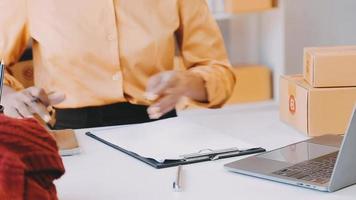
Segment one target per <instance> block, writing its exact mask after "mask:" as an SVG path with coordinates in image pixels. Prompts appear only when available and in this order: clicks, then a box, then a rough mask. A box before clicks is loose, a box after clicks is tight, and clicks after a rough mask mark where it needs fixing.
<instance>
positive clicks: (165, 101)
mask: <svg viewBox="0 0 356 200" xmlns="http://www.w3.org/2000/svg"><path fill="white" fill-rule="evenodd" d="M178 100H179V98H178V97H177V96H176V95H167V96H165V97H163V98H161V99H160V100H159V101H158V102H157V103H156V104H154V105H152V106H150V107H149V108H148V109H147V113H148V115H149V117H150V118H151V119H159V118H160V117H162V116H163V115H165V114H166V113H168V112H169V111H171V110H173V109H174V108H175V106H176V104H177V102H178Z"/></svg>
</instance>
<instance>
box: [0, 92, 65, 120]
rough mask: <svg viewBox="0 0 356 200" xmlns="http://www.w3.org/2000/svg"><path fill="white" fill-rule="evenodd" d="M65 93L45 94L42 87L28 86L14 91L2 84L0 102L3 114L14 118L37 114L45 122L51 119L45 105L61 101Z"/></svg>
mask: <svg viewBox="0 0 356 200" xmlns="http://www.w3.org/2000/svg"><path fill="white" fill-rule="evenodd" d="M64 99H65V95H64V94H63V93H60V92H53V93H50V94H47V93H46V92H45V91H44V90H43V89H41V88H38V87H30V88H27V89H24V90H21V91H15V90H13V89H12V88H10V87H8V86H4V88H3V95H2V98H1V104H2V106H3V107H4V114H5V115H7V116H10V117H15V118H29V117H34V114H38V115H39V116H40V117H41V118H42V119H43V120H44V121H45V122H49V121H50V120H51V116H50V114H49V113H48V111H47V107H48V106H51V105H56V104H59V103H61V102H62V101H63V100H64Z"/></svg>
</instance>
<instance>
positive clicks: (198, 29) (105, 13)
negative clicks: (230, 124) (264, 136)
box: [0, 0, 235, 108]
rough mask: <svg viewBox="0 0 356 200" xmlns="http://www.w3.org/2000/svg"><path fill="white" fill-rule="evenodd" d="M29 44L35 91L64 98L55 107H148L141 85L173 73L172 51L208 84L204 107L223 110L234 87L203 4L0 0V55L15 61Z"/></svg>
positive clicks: (199, 0) (184, 0) (190, 0)
mask: <svg viewBox="0 0 356 200" xmlns="http://www.w3.org/2000/svg"><path fill="white" fill-rule="evenodd" d="M29 39H32V48H33V54H34V78H35V85H36V86H38V87H41V88H44V89H45V90H46V91H47V92H50V91H61V92H64V93H65V94H66V100H65V101H64V102H63V103H61V104H59V105H58V106H56V107H59V108H78V107H86V106H98V105H106V104H111V103H117V102H131V103H134V104H143V105H148V104H149V103H150V102H149V101H147V100H146V99H145V98H144V92H145V89H146V84H147V81H148V79H149V78H150V77H151V76H152V75H154V74H156V73H159V72H162V71H166V70H173V69H174V56H175V51H176V49H178V51H179V52H180V55H181V58H182V60H183V63H184V67H185V68H186V69H187V70H191V71H193V72H195V73H198V74H200V75H201V76H202V77H203V78H204V80H205V81H206V88H207V91H208V98H209V103H208V105H207V106H210V107H214V106H220V105H222V104H223V103H224V102H225V100H226V99H227V98H228V97H229V95H230V93H231V92H232V89H233V86H234V83H235V78H234V76H233V74H232V72H231V71H230V69H229V68H230V64H229V61H228V59H227V56H226V52H225V49H224V44H223V39H222V37H221V34H220V32H219V28H218V26H217V24H216V22H215V20H214V18H213V17H212V15H211V13H210V12H209V9H208V6H207V5H206V2H205V0H105V1H103V0H75V1H73V0H31V1H28V0H1V1H0V57H2V58H4V60H5V61H6V62H7V63H8V64H9V63H10V64H13V63H15V62H16V61H17V60H18V59H19V57H20V56H21V54H22V52H23V50H24V49H25V48H26V46H27V43H28V41H29ZM176 47H177V48H176ZM5 79H6V81H5V84H8V85H10V86H12V87H14V88H16V85H17V82H16V81H15V80H14V78H13V77H11V76H10V75H9V74H7V75H6V78H5ZM17 88H18V87H17Z"/></svg>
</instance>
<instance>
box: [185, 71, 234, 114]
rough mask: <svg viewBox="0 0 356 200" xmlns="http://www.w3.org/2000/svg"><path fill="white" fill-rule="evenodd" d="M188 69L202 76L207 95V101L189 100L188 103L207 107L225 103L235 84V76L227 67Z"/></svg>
mask: <svg viewBox="0 0 356 200" xmlns="http://www.w3.org/2000/svg"><path fill="white" fill-rule="evenodd" d="M189 71H191V72H193V73H195V74H198V75H199V76H200V77H202V78H203V80H204V82H205V88H206V91H207V95H208V101H207V102H199V101H194V100H190V101H189V102H190V103H192V104H193V105H194V106H200V107H207V108H220V107H222V106H223V105H224V104H225V103H226V101H227V100H228V99H229V97H230V95H231V93H232V91H233V88H234V85H235V77H234V75H233V73H232V72H231V71H230V69H229V68H226V67H212V66H199V67H194V68H191V69H189Z"/></svg>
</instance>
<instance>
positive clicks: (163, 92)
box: [146, 71, 208, 119]
mask: <svg viewBox="0 0 356 200" xmlns="http://www.w3.org/2000/svg"><path fill="white" fill-rule="evenodd" d="M184 96H186V97H188V98H190V99H193V100H196V101H200V102H206V101H207V100H208V94H207V91H206V87H205V81H204V79H203V78H202V77H201V76H200V75H199V74H196V73H193V72H190V71H167V72H162V73H159V74H157V75H154V76H152V77H151V78H150V79H149V81H148V85H147V88H146V98H147V99H148V100H151V101H154V103H153V104H152V105H151V106H150V107H149V108H148V109H147V112H148V115H149V117H150V118H151V119H159V118H160V117H162V116H163V115H164V114H166V113H168V112H169V111H171V110H173V109H174V108H175V106H176V104H177V103H178V101H179V100H180V99H181V98H182V97H184Z"/></svg>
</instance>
